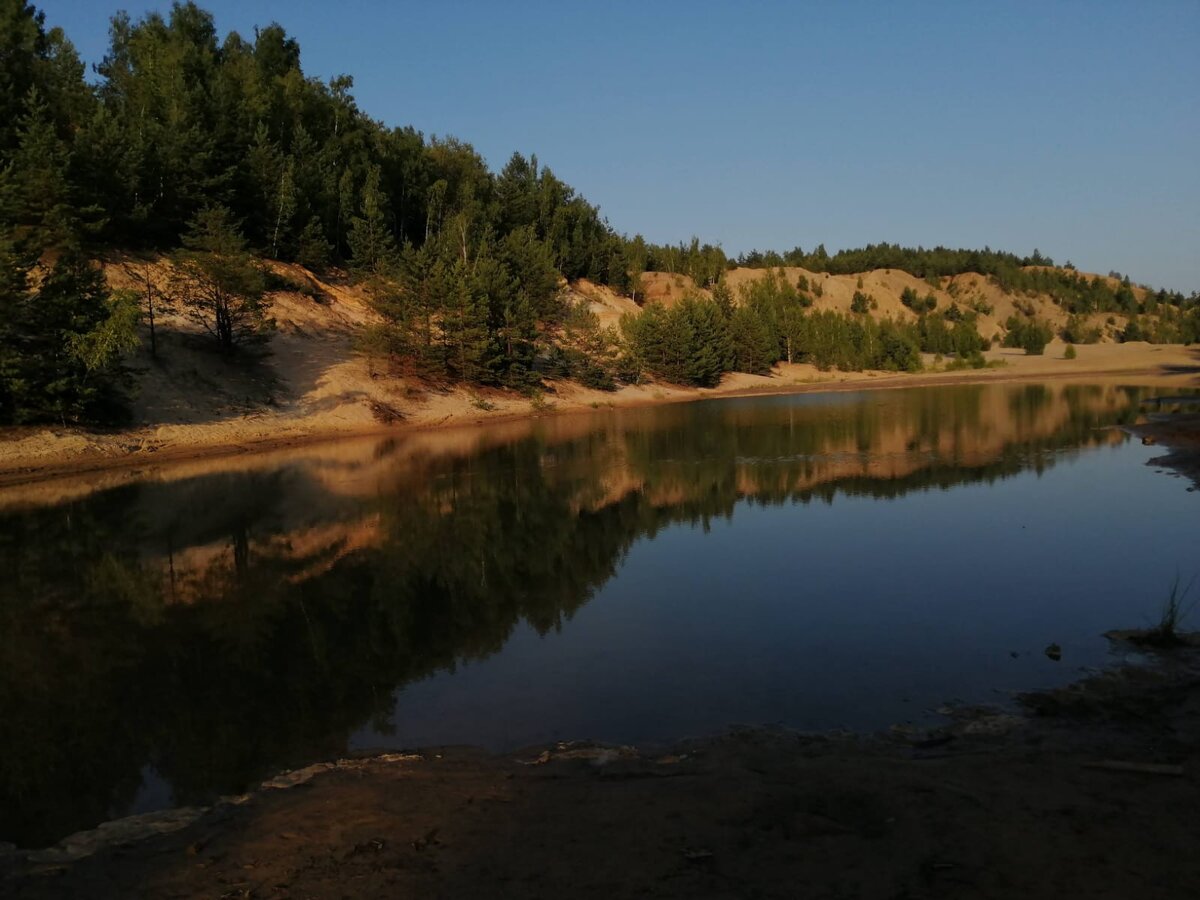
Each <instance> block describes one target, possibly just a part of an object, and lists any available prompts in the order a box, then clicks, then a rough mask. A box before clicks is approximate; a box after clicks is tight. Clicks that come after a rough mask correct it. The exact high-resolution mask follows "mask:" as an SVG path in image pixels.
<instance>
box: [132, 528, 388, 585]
mask: <svg viewBox="0 0 1200 900" xmlns="http://www.w3.org/2000/svg"><path fill="white" fill-rule="evenodd" d="M379 523H380V518H379V515H378V514H370V515H365V516H363V517H362V518H359V519H351V520H348V521H332V522H325V523H322V524H320V525H314V526H311V527H307V528H300V529H297V530H294V531H288V532H284V533H276V534H266V535H263V536H261V537H257V536H250V535H246V536H236V535H235V536H231V537H230V538H229V539H228V540H223V541H216V542H213V543H209V544H204V545H200V546H192V547H186V548H184V549H181V550H178V551H175V552H172V553H169V554H168V555H166V556H165V557H158V558H157V559H156V560H155V565H156V567H157V568H158V569H159V571H160V577H161V578H162V580H163V587H164V590H163V597H164V598H165V600H166V601H167V602H168V603H195V602H197V601H200V600H205V601H208V600H217V599H220V598H221V597H223V596H226V595H228V594H230V593H232V592H233V591H234V590H235V588H236V586H237V580H238V578H239V577H240V574H241V573H242V572H243V571H244V570H248V569H250V567H254V569H255V570H256V571H258V570H262V569H264V568H269V569H270V570H271V571H273V572H275V573H276V574H278V576H279V578H280V580H282V581H286V582H288V583H292V584H296V583H299V582H302V581H307V580H308V579H310V578H314V577H317V576H319V575H323V574H324V573H326V572H328V571H329V570H330V569H331V568H333V566H334V565H336V564H337V563H338V562H339V561H340V560H342V559H345V558H346V557H348V556H351V555H353V554H355V553H358V552H360V551H362V550H365V549H367V548H370V547H376V546H378V545H379V544H380V542H381V533H380V529H379Z"/></svg>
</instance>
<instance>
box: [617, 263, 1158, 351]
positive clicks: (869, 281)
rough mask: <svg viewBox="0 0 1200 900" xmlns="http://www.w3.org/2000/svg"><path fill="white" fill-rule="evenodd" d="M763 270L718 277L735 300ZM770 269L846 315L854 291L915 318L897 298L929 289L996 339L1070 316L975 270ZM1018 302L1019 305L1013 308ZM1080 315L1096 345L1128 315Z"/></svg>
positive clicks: (655, 286)
mask: <svg viewBox="0 0 1200 900" xmlns="http://www.w3.org/2000/svg"><path fill="white" fill-rule="evenodd" d="M767 271H768V270H766V269H762V268H747V267H744V266H738V267H736V268H732V269H730V270H729V271H728V272H726V273H725V276H724V277H725V281H726V283H727V284H728V285H729V287H730V289H731V290H732V291H733V294H734V297H735V298H736V297H737V296H738V293H739V290H740V289H741V288H742V287H743V286H745V285H747V284H748V283H750V282H752V281H755V280H757V279H760V278H763V277H764V275H765V274H766V272H767ZM770 271H774V272H782V273H783V275H784V277H785V278H786V279H787V280H788V281H789V282H790V283H792V284H797V283H799V282H800V280H801V279H805V280H806V281H807V282H808V283H809V284H810V285H814V286H815V285H820V288H821V291H822V294H821V295H820V296H815V297H814V298H813V306H812V308H813V309H816V310H831V311H834V312H840V313H849V312H850V303H851V300H852V298H853V296H854V293H855V291H862V292H863V293H864V294H867V295H868V296H870V297H872V298H874V299H875V300H876V301H877V303H878V308H873V309H872V311H871V313H870V315H871V316H872V317H874V318H877V319H878V318H892V319H895V320H896V321H900V322H915V321H916V320H917V318H918V317H917V315H916V314H915V313H913V311H912V310H910V309H909V308H908V307H906V306H905V305H904V304H903V303H902V302H901V299H900V298H901V295H902V294H903V292H904V290H905V288H909V289H911V290H913V291H915V292H916V293H918V294H919V295H921V296H925V295H927V294H930V293H932V294H933V296H934V297H935V298H936V299H937V307H936V308H937V309H938V310H941V311H944V310H946V309H949V308H950V307H951V306H952V305H957V306H959V308H961V309H963V310H972V309H978V308H983V309H990V310H991V311H990V312H987V313H982V312H981V313H979V315H978V319H977V327H978V329H979V332H980V334H981V335H982V336H983V337H985V338H988V339H991V340H993V341H997V342H998V341H1000V340H1002V339H1003V337H1004V335H1005V333H1006V328H1005V326H1004V323H1005V322H1007V321H1008V319H1009V317H1010V316H1026V317H1030V318H1036V319H1041V320H1044V321H1046V322H1049V323H1050V324H1051V325H1052V326H1053V328H1054V329H1055V331H1056V332H1057V331H1061V330H1062V328H1064V327H1065V326H1066V324H1067V320H1068V319H1069V318H1070V314H1069V313H1068V312H1067V311H1066V310H1064V309H1063V307H1062V306H1061V305H1059V304H1057V303H1055V302H1054V299H1053V298H1052V297H1051V296H1050V295H1049V294H1045V293H1036V294H1026V293H1016V292H1011V291H1005V290H1004V289H1003V288H1002V287H1000V286H999V285H997V284H996V283H995V281H993V280H992V279H989V278H988V277H987V276H985V275H981V274H979V273H977V272H967V273H964V274H961V275H952V276H947V277H945V278H942V279H940V282H941V285H942V286H941V287H939V288H934V287H933V286H932V285H931V284H930V282H929V281H926V280H925V279H922V278H917V277H916V276H914V275H910V274H909V273H907V272H904V271H901V270H899V269H874V270H871V271H867V272H860V273H853V274H848V275H831V274H829V273H828V272H813V271H811V270H809V269H803V268H800V267H798V266H782V267H779V268H775V269H771V270H770ZM1022 271H1028V272H1036V271H1052V272H1062V271H1064V270H1059V269H1054V268H1053V267H1046V266H1024V267H1022ZM1076 274H1078V275H1079V276H1080V277H1082V278H1084V279H1086V280H1088V281H1091V280H1092V279H1096V278H1099V279H1100V280H1101V282H1103V283H1104V284H1106V285H1107V286H1109V287H1110V288H1112V289H1114V290H1115V289H1117V288H1119V287H1120V285H1121V282H1120V281H1119V280H1118V279H1116V278H1112V277H1110V276H1106V275H1105V276H1101V275H1094V274H1091V273H1087V272H1079V273H1076ZM860 280H861V285H860V283H859V282H860ZM642 286H643V291H644V302H646V303H654V302H657V303H662V304H664V305H666V306H671V305H673V304H675V303H676V302H678V301H679V300H681V299H682V298H683V297H685V296H688V295H689V294H701V295H704V296H711V291H709V290H707V289H698V288H697V287H696V283H695V282H694V281H693V280H692V278H691V277H690V276H688V275H681V274H673V273H669V272H646V273H645V274H644V275H643V276H642ZM1131 290H1132V291H1133V293H1134V295H1135V296H1136V297H1137V299H1138V301H1139V302H1144V301H1145V299H1146V296H1147V294H1148V293H1149V292H1148V291H1147V290H1146V289H1145V288H1142V287H1137V286H1133V287H1131ZM1018 304H1020V307H1022V308H1018ZM615 309H616V307H615V306H613V307H612V308H611V309H610V310H608V312H609V317H610V318H615V317H616V316H615ZM1030 313H1032V316H1030ZM1080 318H1081V320H1082V322H1083V323H1084V324H1085V325H1086V326H1087V327H1094V328H1097V329H1099V331H1100V338H1099V341H1098V342H1099V343H1104V342H1108V343H1112V342H1115V341H1118V340H1119V339H1120V335H1121V333H1122V331H1124V329H1125V327H1126V326H1127V325H1128V324H1129V319H1130V317H1129V316H1128V315H1125V314H1123V313H1117V312H1105V313H1100V312H1096V313H1091V314H1087V315H1083V316H1081V317H1080ZM1110 319H1111V321H1110Z"/></svg>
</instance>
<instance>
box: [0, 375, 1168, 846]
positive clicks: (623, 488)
mask: <svg viewBox="0 0 1200 900" xmlns="http://www.w3.org/2000/svg"><path fill="white" fill-rule="evenodd" d="M1174 390H1175V392H1178V389H1174ZM1148 393H1149V392H1148V391H1146V390H1142V389H1135V388H1115V387H1099V386H1079V385H1062V384H1060V385H1051V386H1021V387H1004V386H986V387H984V386H964V387H955V388H943V389H936V390H935V389H923V390H913V391H886V392H876V393H865V394H838V395H823V396H822V395H812V396H806V397H775V398H763V399H752V400H731V401H720V402H713V403H701V404H689V405H683V406H670V407H662V408H657V409H652V410H640V411H624V412H613V413H609V414H605V415H599V416H594V417H593V416H577V417H563V418H558V419H551V420H547V421H543V422H534V423H513V424H509V425H504V426H501V427H497V428H491V429H486V430H482V429H481V430H472V431H459V432H445V433H428V434H422V435H413V436H407V437H401V438H395V439H388V440H383V441H379V440H373V441H366V442H363V441H357V442H349V443H345V444H338V445H334V446H331V447H327V448H312V449H308V450H304V451H299V452H295V453H291V454H276V455H273V456H265V457H258V458H250V459H239V460H235V461H225V462H217V461H209V462H197V463H190V464H186V465H184V466H179V467H174V468H169V469H163V470H160V471H157V472H155V473H152V475H151V477H147V478H144V479H140V480H124V481H121V482H120V483H106V482H105V480H104V479H107V478H110V477H112V476H101V478H100V482H99V484H97V483H96V481H95V480H87V479H84V480H80V481H76V482H58V483H47V484H45V485H37V486H32V487H28V488H20V489H14V490H11V491H8V492H5V493H2V494H0V571H3V572H4V573H5V575H6V577H5V579H4V582H3V584H0V722H3V728H0V840H15V841H18V842H20V843H22V844H26V845H37V844H42V843H47V842H50V841H53V840H56V839H57V838H59V837H61V836H62V835H64V834H67V833H70V832H72V831H74V830H77V829H79V828H84V827H90V826H91V825H93V824H95V823H96V822H98V821H102V820H104V819H106V818H110V817H113V816H116V815H123V814H125V813H127V812H129V811H132V810H137V809H139V808H142V807H145V806H152V805H154V804H155V803H157V804H160V805H161V804H162V803H164V802H168V801H167V799H164V798H167V797H168V795H169V801H170V802H171V803H174V804H188V803H194V802H205V801H207V800H209V799H211V798H212V797H213V796H215V795H217V794H222V793H234V792H238V791H241V790H243V789H244V788H245V787H246V786H247V785H248V784H250V783H252V782H253V781H255V780H256V779H258V778H261V777H262V776H263V775H265V774H267V773H269V772H271V771H273V770H275V769H278V768H280V767H283V766H292V765H298V764H303V763H306V762H309V761H311V760H313V759H315V758H325V757H329V756H333V755H336V754H338V753H339V752H344V751H345V749H346V746H347V740H348V738H349V736H350V735H351V734H353V733H355V732H356V731H361V730H362V729H364V728H366V729H367V730H369V731H370V732H371V733H372V734H374V735H376V736H378V735H387V734H388V733H389V732H392V731H394V713H395V707H396V692H397V690H399V689H402V688H403V687H404V686H405V685H409V684H413V683H415V682H418V681H420V680H422V679H425V678H427V677H429V676H430V675H431V674H433V673H438V672H447V671H453V670H454V669H455V668H456V667H457V666H461V665H463V664H464V663H467V662H469V661H472V660H484V659H486V658H488V657H490V656H492V655H493V654H497V653H498V652H499V651H501V650H502V649H503V648H504V647H505V644H506V641H508V640H509V638H510V636H511V635H512V634H513V631H514V629H515V628H517V627H518V625H522V623H527V625H528V626H529V627H530V628H531V629H532V630H533V631H535V632H536V633H538V634H550V633H554V632H556V631H558V630H560V629H563V628H565V627H566V623H568V622H569V621H570V620H571V618H572V617H573V616H574V615H575V614H576V612H577V611H578V610H580V608H581V607H583V606H584V605H585V604H586V603H587V602H588V600H589V598H591V597H592V596H593V595H594V594H595V592H596V591H597V590H598V589H599V588H601V587H602V586H603V585H605V584H606V583H608V582H609V581H610V580H611V579H613V577H614V575H616V574H617V571H618V568H619V567H620V566H621V563H622V560H623V559H624V558H625V557H626V554H627V553H628V552H629V551H630V548H631V547H632V546H633V545H634V544H635V543H637V542H639V541H642V540H644V539H646V538H649V537H653V536H655V535H656V534H659V533H660V532H662V531H663V530H664V529H666V528H668V527H669V526H672V525H676V524H679V523H687V524H692V525H700V526H703V527H705V528H707V527H708V526H709V525H710V524H711V523H713V522H714V521H716V520H718V519H727V520H732V518H733V517H734V513H735V507H737V506H738V504H739V503H750V504H757V505H763V506H778V505H782V504H785V503H790V502H797V503H799V504H808V503H810V502H812V501H819V502H822V503H831V502H832V501H833V500H834V498H835V496H838V495H843V496H847V497H852V496H853V497H867V498H874V499H877V500H889V499H892V498H898V497H901V496H903V495H906V494H908V493H910V492H914V491H922V490H927V489H931V488H940V489H944V488H949V487H952V486H954V485H960V484H966V483H992V482H996V481H998V480H1002V479H1005V478H1008V477H1010V476H1014V475H1016V474H1018V473H1020V472H1022V471H1025V470H1031V469H1032V470H1035V471H1038V472H1041V471H1043V470H1045V469H1046V468H1047V467H1050V466H1053V465H1054V464H1055V463H1056V461H1059V460H1061V459H1062V458H1063V454H1064V453H1067V454H1077V453H1078V452H1080V451H1082V450H1083V449H1085V448H1088V447H1094V446H1103V445H1116V444H1119V443H1121V442H1122V441H1124V440H1125V437H1124V435H1123V433H1122V432H1120V431H1119V430H1117V429H1114V428H1111V427H1109V426H1114V425H1117V424H1120V423H1124V422H1128V421H1131V420H1132V419H1133V417H1134V416H1135V415H1136V411H1137V403H1138V401H1139V400H1140V399H1141V398H1142V397H1143V396H1146V395H1147V394H1148ZM729 533H730V534H734V533H736V528H735V529H733V530H731V531H730V532H729ZM814 539H815V540H818V541H819V539H820V538H819V535H818V536H816V537H815V538H814ZM862 549H869V548H862ZM664 552H666V551H664ZM663 565H667V563H666V562H665V561H664V563H663ZM772 587H773V586H768V585H765V584H759V585H756V584H754V582H753V573H748V574H747V585H746V590H748V591H751V592H753V591H755V590H760V591H763V592H766V591H768V590H770V589H772ZM848 590H850V591H852V590H853V581H852V580H851V582H850V584H849V585H848ZM522 627H524V625H522ZM831 639H835V638H831ZM646 652H648V653H653V652H654V650H653V649H652V648H651V649H650V650H648V651H646ZM809 690H814V689H813V688H809ZM462 725H463V728H464V729H465V733H466V734H471V733H472V732H471V728H470V723H469V722H468V723H462ZM592 736H594V737H610V738H613V739H618V738H620V737H621V736H620V735H603V734H593V735H592ZM405 738H406V736H405V735H404V734H398V735H397V736H396V740H397V741H398V743H400V744H403V743H404V742H405ZM478 739H479V740H483V738H478ZM148 773H150V774H148ZM164 785H168V786H169V790H167V789H164Z"/></svg>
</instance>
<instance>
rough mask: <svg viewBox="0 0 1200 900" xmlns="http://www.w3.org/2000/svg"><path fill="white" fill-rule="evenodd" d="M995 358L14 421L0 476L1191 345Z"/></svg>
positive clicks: (1138, 369) (1116, 357)
mask: <svg viewBox="0 0 1200 900" xmlns="http://www.w3.org/2000/svg"><path fill="white" fill-rule="evenodd" d="M987 356H988V358H989V360H991V361H994V362H996V363H998V364H1000V365H998V366H997V367H995V368H987V369H978V370H973V369H969V370H960V371H945V370H944V369H942V370H940V371H939V370H937V368H938V367H936V366H934V365H933V361H932V360H928V361H927V363H928V364H929V365H930V368H931V370H929V371H925V372H921V373H916V374H897V373H887V372H836V371H835V372H821V371H819V370H817V369H816V368H815V367H813V366H809V365H787V364H784V365H780V366H778V367H776V369H775V371H774V372H773V373H772V374H771V375H770V376H756V375H745V374H732V375H729V376H727V377H726V378H725V380H724V381H723V382H722V383H721V385H720V386H719V387H716V388H712V389H695V388H685V387H680V386H676V385H665V384H663V385H660V384H648V385H638V386H625V387H622V388H621V389H619V390H617V391H613V392H604V391H595V390H589V389H586V388H583V387H580V386H579V385H576V384H572V383H562V382H559V383H556V384H555V385H554V386H553V390H554V393H547V394H545V395H544V396H543V397H541V398H540V399H538V400H531V399H530V398H529V397H526V396H524V395H521V394H516V393H513V392H505V391H483V390H476V391H471V390H467V389H464V388H456V389H452V390H445V391H434V390H424V391H420V392H410V393H408V394H405V395H398V396H396V397H393V398H392V399H391V401H390V402H389V403H387V404H385V405H381V404H380V403H379V401H377V400H371V401H370V402H366V401H364V399H363V398H361V397H357V398H354V399H353V400H351V401H345V402H338V403H315V404H313V403H308V404H306V403H295V404H291V405H283V406H280V405H279V404H272V405H264V406H261V407H255V408H253V409H249V410H242V411H237V412H235V413H231V414H227V415H222V416H199V415H193V416H184V415H177V416H176V417H175V420H173V421H164V422H162V423H160V424H151V423H145V424H142V425H139V426H135V427H130V428H127V429H123V430H119V431H99V430H88V429H81V428H25V429H7V430H5V431H4V432H0V484H11V483H17V482H24V481H31V480H37V479H41V478H46V477H52V476H55V475H59V474H65V473H79V472H87V471H96V470H103V469H110V468H119V467H123V466H141V465H145V464H147V463H151V462H159V461H166V460H180V459H189V458H199V457H204V456H214V455H226V454H239V453H246V452H253V451H261V450H267V449H274V448H280V447H287V446H293V445H297V444H302V443H305V442H312V441H327V440H333V439H340V438H346V437H353V436H363V435H371V434H381V433H396V432H404V431H412V430H416V429H430V428H444V427H451V426H462V425H484V424H490V423H496V422H503V421H506V420H512V419H518V418H529V417H533V416H546V415H557V414H563V413H576V412H595V411H598V410H604V409H608V408H617V407H621V408H626V407H635V406H647V405H654V404H661V403H679V402H686V401H692V400H700V399H706V398H712V397H736V396H752V395H756V394H785V393H807V392H821V391H837V390H869V389H884V388H905V387H918V386H925V385H947V384H968V383H990V382H1011V381H1044V380H1048V379H1073V378H1078V379H1081V380H1089V381H1093V382H1097V381H1107V382H1111V381H1113V380H1124V379H1131V378H1133V379H1136V380H1137V381H1138V383H1140V384H1147V385H1151V384H1162V385H1164V386H1168V385H1174V386H1179V387H1187V386H1196V385H1200V348H1197V347H1182V346H1176V345H1158V346H1154V345H1149V344H1144V343H1132V344H1096V345H1090V346H1081V347H1079V348H1078V358H1077V359H1074V360H1067V359H1064V358H1063V347H1062V345H1061V344H1058V343H1057V342H1056V343H1053V344H1051V345H1050V346H1049V347H1048V348H1047V351H1046V354H1045V355H1044V356H1026V355H1025V354H1024V353H1023V352H1022V351H1018V350H1006V349H1002V350H993V351H990V352H989V353H988V354H987Z"/></svg>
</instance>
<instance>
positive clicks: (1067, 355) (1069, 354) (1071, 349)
mask: <svg viewBox="0 0 1200 900" xmlns="http://www.w3.org/2000/svg"><path fill="white" fill-rule="evenodd" d="M1078 355H1079V354H1077V353H1076V352H1075V345H1074V344H1067V349H1066V350H1064V351H1063V359H1074V358H1075V357H1076V356H1078Z"/></svg>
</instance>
